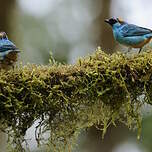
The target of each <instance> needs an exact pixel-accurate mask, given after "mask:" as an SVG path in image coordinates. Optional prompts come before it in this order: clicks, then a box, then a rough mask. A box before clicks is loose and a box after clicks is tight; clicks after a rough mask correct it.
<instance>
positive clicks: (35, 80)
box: [0, 49, 152, 151]
mask: <svg viewBox="0 0 152 152" xmlns="http://www.w3.org/2000/svg"><path fill="white" fill-rule="evenodd" d="M151 94H152V52H144V53H142V54H139V55H130V56H127V55H124V54H121V53H115V54H113V55H107V54H105V53H104V52H102V51H101V50H100V49H98V50H96V52H95V53H94V54H93V55H91V56H89V57H87V58H84V59H80V60H79V61H78V63H77V64H75V65H53V66H36V65H27V66H24V67H21V68H16V69H14V70H10V71H7V72H5V71H1V73H0V122H1V124H2V125H1V128H2V129H5V131H8V132H10V133H12V132H13V134H12V135H13V139H14V143H16V146H17V147H16V148H19V149H21V146H20V144H19V143H21V142H22V141H24V135H25V133H26V131H27V129H28V128H29V127H30V126H31V125H32V124H33V123H34V122H35V121H36V120H39V121H40V123H39V124H38V127H37V129H36V133H35V135H36V139H37V141H38V143H41V142H42V139H41V134H42V133H44V132H47V131H48V130H49V131H50V139H49V141H50V142H49V148H50V149H51V148H52V149H51V150H52V151H53V150H54V151H55V150H56V151H61V149H62V151H67V148H68V149H70V147H69V146H67V145H72V144H71V142H72V141H73V140H72V139H74V137H77V135H78V133H79V132H80V131H81V129H85V128H87V127H90V126H92V125H95V126H97V128H100V129H101V130H103V134H104V133H105V132H106V129H107V127H108V126H109V125H110V124H113V125H116V122H117V121H120V122H123V123H125V124H126V125H127V126H128V127H129V128H131V127H134V126H136V127H138V130H139V132H140V129H141V127H140V123H141V122H140V121H141V118H140V107H141V105H142V104H143V103H149V104H151V103H152V102H151V98H152V95H151ZM42 126H43V127H42ZM51 139H52V140H51ZM59 145H60V146H59ZM65 145H66V146H65Z"/></svg>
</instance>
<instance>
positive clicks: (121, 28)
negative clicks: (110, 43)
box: [105, 18, 152, 53]
mask: <svg viewBox="0 0 152 152" xmlns="http://www.w3.org/2000/svg"><path fill="white" fill-rule="evenodd" d="M105 22H107V23H108V24H110V25H111V26H112V30H113V35H114V38H115V39H116V40H117V41H118V42H119V43H121V44H123V45H126V46H128V47H129V50H130V49H131V48H140V50H139V53H140V51H141V50H142V48H143V46H144V45H145V44H147V43H148V42H149V41H150V40H151V38H152V30H150V29H148V28H144V27H140V26H137V25H134V24H128V23H127V22H124V21H121V20H119V19H118V18H117V19H114V18H111V19H108V20H105Z"/></svg>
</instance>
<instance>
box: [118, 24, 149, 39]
mask: <svg viewBox="0 0 152 152" xmlns="http://www.w3.org/2000/svg"><path fill="white" fill-rule="evenodd" d="M121 33H122V35H123V36H124V37H131V36H142V35H145V34H150V33H152V30H150V29H147V28H143V27H139V26H137V25H133V24H125V25H124V26H123V27H122V28H121Z"/></svg>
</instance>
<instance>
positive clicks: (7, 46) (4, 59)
mask: <svg viewBox="0 0 152 152" xmlns="http://www.w3.org/2000/svg"><path fill="white" fill-rule="evenodd" d="M19 52H20V51H19V50H18V48H17V47H16V46H15V44H14V43H13V42H11V41H10V40H9V39H8V37H7V35H6V33H5V32H0V68H1V69H9V68H10V67H11V66H13V65H14V63H15V62H16V61H17V57H18V53H19Z"/></svg>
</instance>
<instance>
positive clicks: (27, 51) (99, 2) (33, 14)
mask: <svg viewBox="0 0 152 152" xmlns="http://www.w3.org/2000/svg"><path fill="white" fill-rule="evenodd" d="M151 4H152V1H151V0H146V1H143V0H134V1H128V0H123V1H122V0H83V1H82V0H5V1H4V0H0V6H1V9H0V21H1V22H0V30H1V31H6V32H7V34H8V36H9V38H10V39H11V40H12V41H13V42H14V43H15V44H16V45H17V47H18V48H20V49H21V51H22V52H21V55H20V61H21V62H23V63H24V64H27V63H35V64H48V61H49V53H50V51H52V52H53V56H54V57H55V59H56V60H58V61H59V62H62V63H69V64H74V63H75V62H76V60H77V58H78V57H82V56H85V55H87V54H91V53H92V52H93V50H95V48H97V46H101V48H102V49H103V50H104V51H106V52H107V53H113V52H115V51H116V50H126V48H125V47H122V46H120V45H118V44H117V43H116V42H115V41H114V39H113V36H112V31H111V29H110V27H109V26H107V25H106V24H105V23H104V19H105V18H109V17H120V18H122V19H124V20H127V21H128V22H131V23H134V24H138V25H140V26H145V27H148V28H152V21H151V14H152V10H151ZM20 61H19V62H20ZM151 128H152V116H151V107H148V106H147V105H145V107H143V129H142V136H141V139H140V140H139V141H138V140H137V138H136V132H132V131H129V130H128V129H127V128H126V127H125V126H123V125H122V124H118V127H117V128H115V127H113V126H111V127H110V128H109V129H108V132H107V134H106V136H105V138H104V140H102V139H101V132H100V131H97V130H96V129H95V128H90V129H89V130H88V132H82V134H81V135H80V137H79V140H78V147H77V148H76V149H75V150H74V151H75V152H151V151H152V144H151V141H152V133H151ZM33 130H34V126H33V127H32V128H30V129H29V131H28V132H27V138H30V139H31V140H30V142H29V145H30V148H31V149H32V150H33V151H37V149H36V142H35V140H34V135H33ZM1 139H2V138H1ZM0 148H2V147H0Z"/></svg>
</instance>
